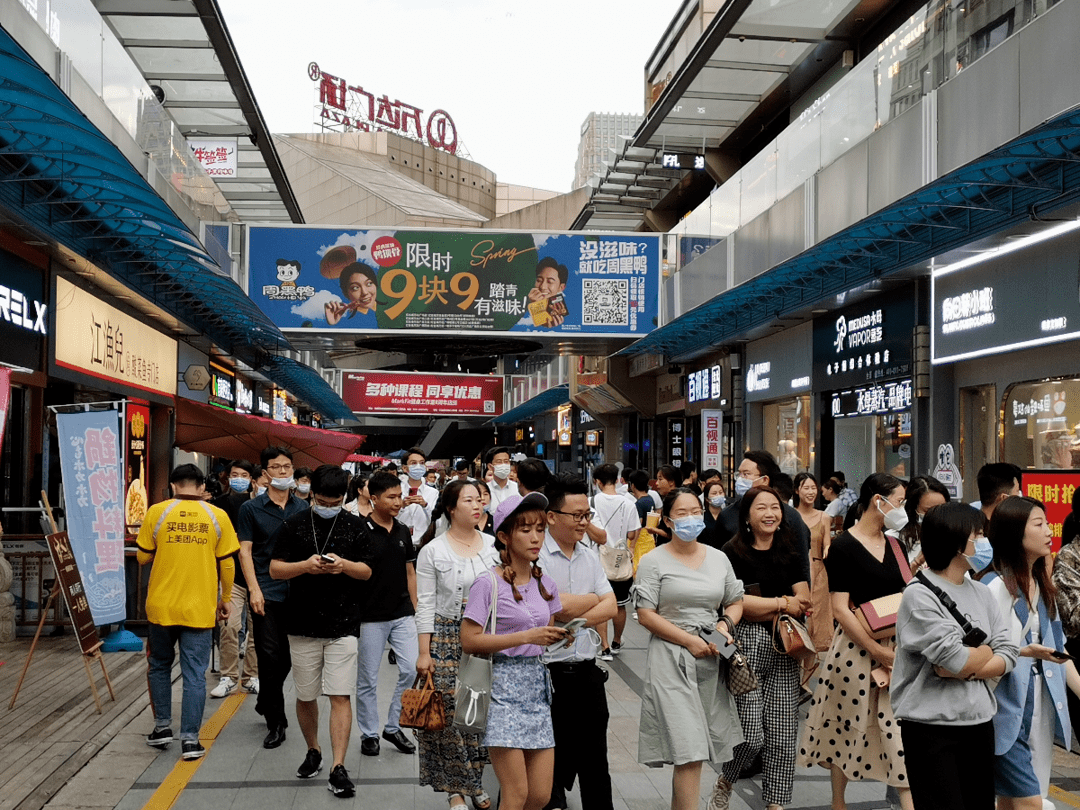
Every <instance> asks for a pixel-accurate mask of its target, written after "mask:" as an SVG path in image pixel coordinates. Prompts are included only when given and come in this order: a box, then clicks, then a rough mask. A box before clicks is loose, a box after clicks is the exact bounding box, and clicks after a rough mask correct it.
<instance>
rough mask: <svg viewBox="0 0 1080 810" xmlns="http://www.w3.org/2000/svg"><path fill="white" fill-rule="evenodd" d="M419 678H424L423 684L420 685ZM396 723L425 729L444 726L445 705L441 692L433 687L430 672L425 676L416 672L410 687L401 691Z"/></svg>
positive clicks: (438, 729)
mask: <svg viewBox="0 0 1080 810" xmlns="http://www.w3.org/2000/svg"><path fill="white" fill-rule="evenodd" d="M421 678H424V684H423V686H420V679H421ZM417 687H419V688H417ZM398 724H399V725H400V726H401V727H402V728H420V729H424V730H425V731H441V730H442V729H444V728H446V707H445V706H443V697H442V692H440V691H438V690H437V689H436V688H435V684H434V683H433V682H432V680H431V673H430V672H429V673H428V674H427V675H426V677H425V676H424V675H421V674H419V673H417V675H416V680H415V681H413V685H412V689H406V690H405V691H404V692H403V693H402V695H401V717H400V718H398Z"/></svg>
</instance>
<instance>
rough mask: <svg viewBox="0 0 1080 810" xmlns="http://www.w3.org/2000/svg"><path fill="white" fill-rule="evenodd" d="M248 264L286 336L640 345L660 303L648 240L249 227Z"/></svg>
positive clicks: (255, 292)
mask: <svg viewBox="0 0 1080 810" xmlns="http://www.w3.org/2000/svg"><path fill="white" fill-rule="evenodd" d="M247 255H248V257H249V263H250V264H249V273H248V275H249V278H250V291H249V292H250V295H251V298H252V300H253V301H255V302H256V303H257V304H258V305H259V307H261V308H262V310H263V312H265V313H266V315H267V316H268V317H269V318H270V319H271V320H272V321H273V322H274V323H275V324H277V325H278V326H279V327H280V328H281V329H283V330H285V331H286V332H288V331H296V330H300V329H319V330H330V331H335V332H346V333H371V332H386V331H388V330H393V331H394V332H399V331H406V332H409V333H412V334H436V335H442V334H445V333H446V332H447V331H452V332H454V333H455V334H462V333H466V334H486V335H490V334H504V333H513V334H517V333H521V332H530V333H534V334H535V333H539V334H563V333H574V334H581V335H597V336H604V337H613V336H614V337H640V336H642V335H645V334H647V333H649V332H651V331H652V330H653V329H654V328H655V323H654V322H655V320H656V318H657V314H658V310H657V302H658V301H659V298H660V286H659V285H660V240H659V237H658V236H656V235H653V234H634V235H633V236H627V235H625V234H622V235H611V236H608V235H600V234H592V233H589V234H586V233H580V232H574V233H525V232H510V231H486V230H485V231H464V230H454V231H420V230H400V231H395V230H379V231H343V230H342V229H340V228H333V229H331V228H316V227H307V226H252V227H251V228H249V229H248V251H247Z"/></svg>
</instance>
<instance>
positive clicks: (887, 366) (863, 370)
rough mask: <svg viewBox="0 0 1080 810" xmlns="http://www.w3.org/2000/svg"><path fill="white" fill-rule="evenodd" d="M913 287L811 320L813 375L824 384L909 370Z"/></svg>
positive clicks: (861, 382)
mask: <svg viewBox="0 0 1080 810" xmlns="http://www.w3.org/2000/svg"><path fill="white" fill-rule="evenodd" d="M914 328H915V291H914V289H913V288H904V289H902V290H897V291H895V292H891V293H889V294H888V295H878V296H875V297H874V298H871V299H867V300H866V301H864V302H862V303H860V304H856V305H854V306H850V307H847V308H845V309H842V310H839V311H837V312H834V313H832V314H830V315H826V316H823V317H821V318H818V319H817V320H815V321H814V378H815V379H816V380H817V381H818V385H819V386H822V387H823V388H824V390H836V389H841V388H849V387H857V386H865V385H868V384H871V383H880V382H882V381H884V380H894V379H897V378H900V377H906V376H911V361H912V352H911V340H912V331H913V330H914Z"/></svg>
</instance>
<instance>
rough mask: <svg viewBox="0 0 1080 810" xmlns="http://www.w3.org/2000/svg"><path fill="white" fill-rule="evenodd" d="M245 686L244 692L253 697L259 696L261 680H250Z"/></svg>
mask: <svg viewBox="0 0 1080 810" xmlns="http://www.w3.org/2000/svg"><path fill="white" fill-rule="evenodd" d="M243 686H244V691H245V692H250V693H251V694H253V695H257V694H259V679H258V678H248V679H247V680H246V681H244V684H243Z"/></svg>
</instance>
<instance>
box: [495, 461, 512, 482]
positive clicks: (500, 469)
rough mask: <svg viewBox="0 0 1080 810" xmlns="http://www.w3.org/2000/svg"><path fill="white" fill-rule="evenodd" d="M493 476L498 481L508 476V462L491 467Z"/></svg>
mask: <svg viewBox="0 0 1080 810" xmlns="http://www.w3.org/2000/svg"><path fill="white" fill-rule="evenodd" d="M493 470H494V473H495V477H496V478H498V479H499V480H500V481H505V480H506V479H507V478H509V477H510V465H509V464H496V465H495V467H494V468H493Z"/></svg>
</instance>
